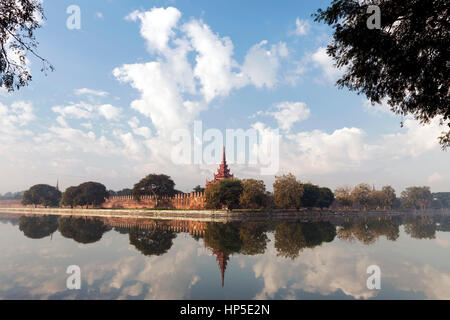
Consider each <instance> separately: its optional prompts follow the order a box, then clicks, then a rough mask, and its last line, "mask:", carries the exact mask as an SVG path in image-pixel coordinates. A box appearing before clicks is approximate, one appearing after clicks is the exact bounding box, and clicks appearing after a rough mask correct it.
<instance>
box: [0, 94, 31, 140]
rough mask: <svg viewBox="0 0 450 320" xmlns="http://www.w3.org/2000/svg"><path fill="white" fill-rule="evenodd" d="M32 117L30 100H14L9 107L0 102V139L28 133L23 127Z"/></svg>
mask: <svg viewBox="0 0 450 320" xmlns="http://www.w3.org/2000/svg"><path fill="white" fill-rule="evenodd" d="M34 119H35V115H34V113H33V106H32V104H31V102H25V101H16V102H13V103H12V104H11V106H10V107H8V106H6V105H4V104H2V103H1V102H0V141H1V140H5V141H7V140H8V139H12V138H13V137H19V136H22V135H28V134H30V132H29V131H27V130H24V129H23V127H25V126H27V125H28V124H29V123H30V122H31V121H33V120H34Z"/></svg>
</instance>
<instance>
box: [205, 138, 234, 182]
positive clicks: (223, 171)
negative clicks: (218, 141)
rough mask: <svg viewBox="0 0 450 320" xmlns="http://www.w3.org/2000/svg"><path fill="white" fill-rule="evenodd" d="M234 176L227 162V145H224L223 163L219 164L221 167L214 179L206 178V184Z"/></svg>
mask: <svg viewBox="0 0 450 320" xmlns="http://www.w3.org/2000/svg"><path fill="white" fill-rule="evenodd" d="M233 177H234V176H233V175H232V174H231V173H230V169H229V168H228V164H227V158H226V156H225V146H224V147H223V155H222V163H221V164H220V166H219V169H218V170H217V173H215V174H214V180H212V181H208V180H206V186H208V185H209V184H210V183H213V182H216V181H218V180H222V179H229V178H233Z"/></svg>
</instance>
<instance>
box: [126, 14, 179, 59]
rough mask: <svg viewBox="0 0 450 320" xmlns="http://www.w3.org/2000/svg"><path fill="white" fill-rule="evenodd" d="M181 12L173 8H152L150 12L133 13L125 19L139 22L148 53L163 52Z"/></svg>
mask: <svg viewBox="0 0 450 320" xmlns="http://www.w3.org/2000/svg"><path fill="white" fill-rule="evenodd" d="M180 17H181V12H180V11H179V10H178V9H176V8H173V7H168V8H166V9H165V8H153V9H151V10H150V11H138V10H136V11H133V12H132V13H130V14H129V15H128V16H127V17H126V19H128V20H131V21H136V20H138V19H139V20H140V21H141V35H142V37H143V38H144V39H146V40H147V47H148V49H149V51H150V52H153V51H155V50H158V51H163V50H164V49H166V48H167V43H168V42H169V38H170V37H171V36H173V35H174V32H173V30H172V29H173V28H174V27H175V26H176V24H177V23H178V20H179V19H180Z"/></svg>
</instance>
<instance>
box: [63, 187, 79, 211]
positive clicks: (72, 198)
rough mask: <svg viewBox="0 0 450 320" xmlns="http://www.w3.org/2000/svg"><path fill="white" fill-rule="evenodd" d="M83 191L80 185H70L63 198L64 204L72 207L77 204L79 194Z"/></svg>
mask: <svg viewBox="0 0 450 320" xmlns="http://www.w3.org/2000/svg"><path fill="white" fill-rule="evenodd" d="M80 193H81V190H80V188H78V187H69V188H67V189H66V191H64V193H63V195H62V199H61V205H62V206H70V207H71V208H73V207H75V206H76V205H77V199H79V195H80Z"/></svg>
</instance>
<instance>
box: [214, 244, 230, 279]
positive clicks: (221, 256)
mask: <svg viewBox="0 0 450 320" xmlns="http://www.w3.org/2000/svg"><path fill="white" fill-rule="evenodd" d="M213 254H214V255H216V260H217V262H218V263H219V268H220V274H221V276H222V288H223V285H224V281H225V269H226V268H227V263H228V260H229V259H230V257H229V256H228V254H226V253H223V252H221V251H217V250H216V251H214V252H213Z"/></svg>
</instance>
